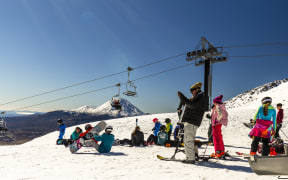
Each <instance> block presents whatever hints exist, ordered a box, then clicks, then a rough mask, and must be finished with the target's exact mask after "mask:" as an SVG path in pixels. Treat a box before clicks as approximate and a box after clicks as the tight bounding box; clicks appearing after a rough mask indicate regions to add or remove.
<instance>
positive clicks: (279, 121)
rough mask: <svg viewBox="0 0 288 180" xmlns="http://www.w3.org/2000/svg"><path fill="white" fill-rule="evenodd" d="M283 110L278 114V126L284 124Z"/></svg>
mask: <svg viewBox="0 0 288 180" xmlns="http://www.w3.org/2000/svg"><path fill="white" fill-rule="evenodd" d="M283 117H284V115H283V109H279V111H278V113H277V117H276V121H277V124H282V122H283Z"/></svg>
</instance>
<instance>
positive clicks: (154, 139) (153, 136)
mask: <svg viewBox="0 0 288 180" xmlns="http://www.w3.org/2000/svg"><path fill="white" fill-rule="evenodd" d="M153 123H154V124H155V125H154V128H153V129H152V131H153V134H151V135H150V136H149V137H148V139H147V144H150V145H152V144H156V143H157V134H158V132H159V130H160V126H161V123H160V121H159V120H158V119H157V118H154V119H153Z"/></svg>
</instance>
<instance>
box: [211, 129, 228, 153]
mask: <svg viewBox="0 0 288 180" xmlns="http://www.w3.org/2000/svg"><path fill="white" fill-rule="evenodd" d="M221 127H222V124H218V125H216V126H212V134H213V143H214V149H215V152H216V151H225V148H224V142H223V136H222V131H221Z"/></svg>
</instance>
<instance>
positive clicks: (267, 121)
mask: <svg viewBox="0 0 288 180" xmlns="http://www.w3.org/2000/svg"><path fill="white" fill-rule="evenodd" d="M271 103H272V98H270V97H264V98H263V99H262V106H260V107H259V109H258V111H257V113H256V115H255V118H254V122H256V124H255V126H254V127H253V129H252V130H251V131H250V133H249V136H250V137H252V138H253V141H252V144H251V153H250V154H251V155H255V154H256V151H257V148H258V144H259V142H260V140H262V143H263V146H262V156H268V155H269V145H268V144H269V142H270V138H271V136H273V135H274V133H275V131H276V111H275V109H274V108H273V106H271Z"/></svg>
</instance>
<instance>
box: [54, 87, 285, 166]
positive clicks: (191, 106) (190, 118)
mask: <svg viewBox="0 0 288 180" xmlns="http://www.w3.org/2000/svg"><path fill="white" fill-rule="evenodd" d="M201 88H202V83H199V82H198V83H196V84H194V85H192V86H191V88H190V92H191V94H192V97H191V98H189V99H188V98H187V97H185V96H184V95H183V94H182V93H181V92H178V93H177V94H178V96H179V99H180V105H179V107H178V109H177V110H178V115H179V122H178V124H177V126H176V128H175V130H174V141H176V142H178V141H181V140H182V141H183V143H184V148H185V154H186V160H185V163H191V164H193V163H195V153H196V152H195V149H196V148H195V147H194V146H195V136H196V133H197V129H198V128H199V127H200V125H201V123H202V119H203V115H204V113H205V111H206V110H207V107H208V104H206V102H207V101H206V98H208V97H207V96H206V95H205V94H204V93H203V92H202V91H201ZM222 99H223V95H220V96H218V97H216V98H215V99H214V100H213V106H212V113H211V116H207V117H208V118H210V119H211V128H210V130H209V131H210V132H212V133H211V135H209V136H210V137H213V138H211V139H210V141H213V145H214V150H215V153H213V154H212V155H211V156H212V157H215V158H221V157H222V156H223V155H224V154H225V147H224V142H223V136H222V130H221V128H222V125H224V126H227V124H228V113H227V110H226V107H225V104H224V103H223V102H222ZM271 103H272V98H270V97H265V98H263V99H262V105H261V106H260V107H259V108H258V111H257V113H256V115H255V117H254V120H253V123H254V127H253V129H252V130H251V132H250V133H249V136H250V137H251V138H253V141H252V144H251V152H250V154H251V155H255V154H256V151H257V148H258V144H259V142H260V141H262V143H263V151H262V155H263V156H267V155H269V151H270V150H269V143H270V139H271V137H272V136H274V137H275V138H278V137H279V131H280V129H281V127H282V121H283V117H284V115H283V109H282V104H277V109H278V113H277V115H276V110H275V109H274V107H273V106H272V105H271ZM153 123H154V128H153V129H152V131H153V134H151V135H150V136H149V137H148V139H147V141H145V140H144V133H143V132H142V131H141V130H140V127H139V126H138V125H136V127H135V129H134V131H133V132H132V133H131V140H129V139H124V140H120V144H129V145H131V146H146V145H153V144H156V145H162V146H163V145H164V146H168V147H170V145H171V144H173V143H172V140H171V139H170V137H171V134H172V129H173V126H172V124H171V119H169V118H166V119H165V123H166V125H162V124H161V123H160V121H159V119H157V118H154V119H153ZM58 124H59V130H60V135H59V139H63V135H64V133H65V125H64V124H63V121H62V120H59V121H58ZM89 125H90V124H88V125H86V126H87V127H86V126H85V132H82V129H81V128H79V127H76V129H75V131H74V132H73V133H72V135H71V139H72V140H77V139H79V138H87V137H86V136H89V130H91V129H92V126H91V125H90V126H89ZM181 128H182V129H183V130H184V133H183V134H182V135H181V136H179V135H178V131H179V129H181ZM112 130H113V128H112V127H111V126H110V127H107V128H106V129H105V133H104V134H103V135H101V136H99V135H94V136H93V137H89V138H88V139H87V140H86V144H89V145H90V146H93V147H95V148H96V149H97V150H98V151H99V152H109V151H110V150H111V147H112V144H113V141H114V135H112V134H111V132H112ZM179 137H180V138H179ZM210 137H209V138H210ZM98 141H101V144H100V145H99V144H98Z"/></svg>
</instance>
